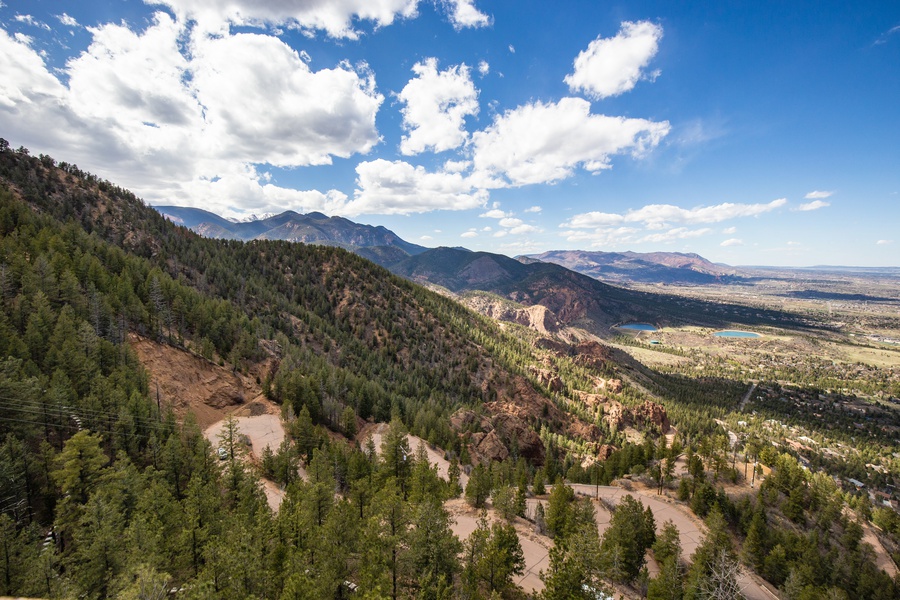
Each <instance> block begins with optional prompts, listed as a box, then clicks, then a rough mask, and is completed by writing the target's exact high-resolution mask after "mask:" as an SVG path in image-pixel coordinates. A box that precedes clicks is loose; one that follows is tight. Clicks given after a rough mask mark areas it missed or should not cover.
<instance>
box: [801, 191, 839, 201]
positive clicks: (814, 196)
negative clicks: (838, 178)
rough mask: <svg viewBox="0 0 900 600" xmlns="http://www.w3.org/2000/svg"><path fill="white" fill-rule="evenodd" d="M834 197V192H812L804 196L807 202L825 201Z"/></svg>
mask: <svg viewBox="0 0 900 600" xmlns="http://www.w3.org/2000/svg"><path fill="white" fill-rule="evenodd" d="M833 195H834V192H820V191H812V192H810V193H808V194H807V195H805V196H804V198H805V199H806V200H824V199H825V198H830V197H831V196H833Z"/></svg>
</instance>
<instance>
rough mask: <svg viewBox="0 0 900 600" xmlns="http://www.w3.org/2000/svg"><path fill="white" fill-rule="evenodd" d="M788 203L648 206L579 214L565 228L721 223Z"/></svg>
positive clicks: (767, 210)
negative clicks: (693, 206) (618, 212)
mask: <svg viewBox="0 0 900 600" xmlns="http://www.w3.org/2000/svg"><path fill="white" fill-rule="evenodd" d="M785 204H787V200H785V199H784V198H779V199H778V200H773V201H771V202H769V203H767V204H733V203H730V202H726V203H724V204H716V205H714V206H698V207H696V208H691V209H686V208H681V207H678V206H674V205H672V204H648V205H647V206H644V207H642V208H639V209H637V210H634V209H632V210H629V211H628V212H626V213H624V214H617V213H601V212H597V211H593V212H588V213H582V214H579V215H575V216H574V217H572V218H571V219H569V220H568V221H566V222H565V223H563V224H562V225H561V227H572V228H585V229H588V228H591V227H609V226H612V225H619V224H623V223H643V224H644V225H645V226H652V225H654V224H660V223H687V224H697V223H719V222H721V221H725V220H727V219H735V218H738V217H754V216H757V215H761V214H764V213H767V212H770V211H773V210H775V209H776V208H780V207H782V206H784V205H785Z"/></svg>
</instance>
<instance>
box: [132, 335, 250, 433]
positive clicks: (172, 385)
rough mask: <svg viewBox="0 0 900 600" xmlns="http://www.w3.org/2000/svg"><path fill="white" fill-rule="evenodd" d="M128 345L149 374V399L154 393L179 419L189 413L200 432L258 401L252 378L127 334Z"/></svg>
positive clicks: (186, 352) (189, 354)
mask: <svg viewBox="0 0 900 600" xmlns="http://www.w3.org/2000/svg"><path fill="white" fill-rule="evenodd" d="M128 342H129V344H130V345H131V347H132V349H134V351H135V352H136V353H137V356H138V360H140V361H141V364H142V365H144V368H146V369H147V371H148V372H149V373H150V394H151V397H155V395H156V393H157V390H158V392H159V399H160V404H161V405H163V406H171V407H172V408H173V409H174V411H175V413H176V414H177V415H178V416H179V417H182V418H183V417H184V416H185V415H186V414H188V413H192V414H193V415H194V417H196V419H197V423H198V424H199V425H200V427H201V429H206V428H207V427H209V426H210V425H212V424H213V423H216V422H217V421H220V420H222V419H223V418H225V416H226V415H228V414H229V413H231V412H233V411H234V410H235V409H236V408H239V407H241V406H242V405H244V404H246V403H248V402H255V401H257V400H259V399H260V398H262V389H261V388H260V386H259V384H258V383H256V378H255V377H253V376H246V375H242V374H241V373H240V372H233V371H232V370H231V369H230V368H228V367H223V366H219V365H217V364H215V363H213V362H211V361H209V360H206V359H205V358H203V357H201V356H197V355H196V354H193V353H191V352H189V351H187V350H182V349H179V348H175V347H174V346H169V345H166V344H159V343H157V342H154V341H152V340H149V339H147V338H145V337H141V336H139V335H137V334H133V333H132V334H130V335H129V336H128Z"/></svg>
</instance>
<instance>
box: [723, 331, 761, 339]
mask: <svg viewBox="0 0 900 600" xmlns="http://www.w3.org/2000/svg"><path fill="white" fill-rule="evenodd" d="M713 335H714V336H716V337H727V338H758V337H762V336H760V335H759V334H758V333H753V332H752V331H731V330H728V331H717V332H715V333H714V334H713Z"/></svg>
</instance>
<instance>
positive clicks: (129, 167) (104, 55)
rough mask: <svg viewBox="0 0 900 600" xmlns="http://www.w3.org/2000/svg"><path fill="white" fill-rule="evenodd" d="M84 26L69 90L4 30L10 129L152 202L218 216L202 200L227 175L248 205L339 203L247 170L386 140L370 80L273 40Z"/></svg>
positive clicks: (0, 118) (157, 19)
mask: <svg viewBox="0 0 900 600" xmlns="http://www.w3.org/2000/svg"><path fill="white" fill-rule="evenodd" d="M88 32H89V33H90V35H91V36H92V41H91V44H90V46H89V47H88V48H87V50H85V51H84V52H82V53H81V54H79V55H78V56H75V57H73V58H72V59H70V60H69V61H68V62H67V63H66V66H65V68H64V69H63V70H62V75H63V76H64V77H65V78H66V80H67V82H68V83H67V84H63V83H62V82H61V81H60V79H58V78H57V77H56V76H55V75H54V74H53V73H52V72H51V71H50V70H49V68H48V66H47V65H46V64H45V63H44V60H43V58H42V57H41V56H40V55H39V54H38V53H37V52H35V50H34V49H32V48H31V47H30V46H29V45H28V43H27V40H15V39H13V38H11V37H10V36H9V35H8V34H7V32H6V31H4V30H2V29H0V72H2V73H3V74H4V76H3V77H2V78H0V122H4V123H7V125H6V129H5V131H4V134H5V135H6V136H8V137H9V138H10V139H12V140H16V141H17V143H21V144H22V145H25V146H30V147H32V148H34V147H37V148H40V150H41V151H42V152H45V153H49V154H51V155H54V156H57V157H60V158H64V159H65V160H67V161H68V162H72V163H76V164H82V165H86V164H89V165H92V170H94V171H95V172H96V173H97V174H98V175H100V176H102V177H106V178H108V179H110V180H112V181H115V182H116V183H119V184H121V185H123V186H125V187H128V188H129V189H132V190H133V191H134V192H135V193H136V194H138V195H139V196H142V197H144V198H145V199H146V200H147V201H148V202H150V203H161V202H162V201H165V202H171V203H182V204H186V205H203V206H204V207H207V208H210V207H211V206H212V205H210V204H209V202H212V201H213V200H211V199H209V198H207V197H206V196H202V197H201V196H196V195H195V194H200V193H201V192H203V191H204V190H208V188H209V186H208V183H209V182H212V181H228V182H230V183H229V185H230V186H232V188H233V189H235V190H239V191H241V190H242V195H241V194H239V195H238V196H239V197H242V198H246V199H248V202H250V201H252V202H255V203H265V202H267V201H269V200H271V199H272V198H275V197H278V196H280V197H281V198H282V200H284V202H285V204H286V205H288V204H290V205H292V206H301V205H302V206H313V205H315V206H320V207H324V208H328V207H330V206H332V207H333V206H337V205H339V204H341V202H342V198H343V199H344V200H345V199H346V197H345V196H343V195H342V194H340V193H337V192H334V191H332V192H326V193H322V192H318V191H309V192H303V191H296V190H287V189H283V188H278V187H276V186H272V185H271V184H268V183H267V182H266V181H265V180H264V179H263V178H262V175H259V174H257V173H256V171H255V169H252V168H250V167H249V165H253V164H257V165H261V164H271V165H275V166H282V167H296V166H306V165H313V164H327V163H330V162H331V160H332V157H333V156H339V157H349V156H351V155H353V154H357V153H365V152H368V151H369V150H370V149H371V148H372V147H373V146H374V145H375V144H376V143H378V141H379V139H380V138H379V136H378V132H377V130H376V128H375V115H376V114H377V112H378V109H379V107H380V105H381V103H382V101H383V98H382V96H381V95H380V94H378V93H377V92H376V91H375V82H374V78H373V77H372V76H371V74H370V73H366V72H364V71H363V72H359V71H357V70H354V69H352V68H350V67H349V66H347V65H341V66H339V67H337V68H334V69H324V70H321V71H315V72H314V71H312V70H310V68H309V66H308V65H307V64H306V63H304V62H303V60H302V59H301V58H300V56H299V55H298V54H297V53H296V52H295V51H293V50H292V49H291V48H290V47H288V46H287V45H286V44H284V43H283V42H282V41H280V40H278V39H277V38H274V37H271V36H262V35H251V34H239V35H229V34H225V35H221V36H216V37H209V36H206V35H204V34H202V33H199V32H197V31H196V30H193V31H192V30H190V29H188V28H186V26H185V25H184V24H182V23H179V22H177V21H175V20H173V19H172V17H170V16H169V15H167V14H165V13H157V14H156V15H155V16H154V22H153V23H152V24H151V25H150V26H149V27H147V28H146V30H144V31H143V32H141V33H137V32H135V31H132V30H131V29H129V27H128V26H127V25H125V24H122V25H118V24H109V25H103V26H100V27H95V28H89V29H88ZM238 182H240V183H238ZM264 184H265V185H264ZM257 188H259V189H257ZM213 189H222V185H220V186H218V188H213ZM298 194H299V195H298ZM310 194H312V196H310ZM267 198H268V199H269V200H266V199H267ZM215 201H217V202H219V203H220V204H221V205H223V206H229V200H228V198H226V197H217V198H216V200H215ZM231 205H232V206H233V205H237V199H235V200H234V203H233V204H231ZM323 212H324V210H323Z"/></svg>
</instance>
